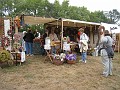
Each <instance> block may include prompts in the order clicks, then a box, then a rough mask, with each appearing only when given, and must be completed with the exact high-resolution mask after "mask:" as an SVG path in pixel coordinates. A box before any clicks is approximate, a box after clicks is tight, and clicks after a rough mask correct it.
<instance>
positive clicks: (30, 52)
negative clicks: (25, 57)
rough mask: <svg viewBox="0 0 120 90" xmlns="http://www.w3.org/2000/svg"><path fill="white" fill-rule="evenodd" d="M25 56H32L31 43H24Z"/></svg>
mask: <svg viewBox="0 0 120 90" xmlns="http://www.w3.org/2000/svg"><path fill="white" fill-rule="evenodd" d="M25 47H26V54H33V43H31V42H25Z"/></svg>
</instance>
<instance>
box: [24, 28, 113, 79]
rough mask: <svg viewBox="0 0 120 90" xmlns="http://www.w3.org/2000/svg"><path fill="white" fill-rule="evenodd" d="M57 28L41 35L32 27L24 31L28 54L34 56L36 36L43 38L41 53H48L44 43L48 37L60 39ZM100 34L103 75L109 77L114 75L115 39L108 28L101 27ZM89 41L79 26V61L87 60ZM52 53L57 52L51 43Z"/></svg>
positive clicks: (53, 39)
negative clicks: (113, 46) (56, 31)
mask: <svg viewBox="0 0 120 90" xmlns="http://www.w3.org/2000/svg"><path fill="white" fill-rule="evenodd" d="M54 29H55V28H50V32H49V30H48V29H46V30H45V33H44V34H43V35H41V36H40V34H39V33H38V31H35V32H34V33H32V30H31V29H28V31H27V32H24V36H23V39H24V47H25V49H24V50H25V51H26V55H27V56H29V55H30V56H33V40H34V39H35V38H42V40H41V41H40V49H41V55H46V52H45V49H44V45H45V39H46V37H49V38H50V41H51V42H53V41H60V40H59V38H58V36H57V34H56V33H55V32H54V31H55V30H54ZM98 29H99V34H100V36H101V37H100V39H99V43H98V46H97V49H98V53H101V56H102V63H103V65H104V67H105V68H104V71H103V75H104V76H105V77H107V76H108V75H112V58H113V56H114V50H113V48H112V45H113V39H112V38H111V36H110V33H109V31H108V30H105V28H103V27H102V28H101V27H99V28H98ZM88 42H89V37H88V36H87V34H86V33H84V28H82V27H81V28H79V29H78V38H77V43H78V46H79V52H80V53H81V54H80V55H81V60H79V62H84V63H86V62H87V50H88ZM51 53H52V54H53V53H56V48H55V47H54V45H53V44H52V43H51Z"/></svg>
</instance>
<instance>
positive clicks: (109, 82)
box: [0, 53, 120, 90]
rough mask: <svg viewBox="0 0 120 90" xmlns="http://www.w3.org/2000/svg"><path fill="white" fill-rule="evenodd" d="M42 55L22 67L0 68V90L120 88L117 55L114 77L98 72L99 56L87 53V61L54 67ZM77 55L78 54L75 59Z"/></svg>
mask: <svg viewBox="0 0 120 90" xmlns="http://www.w3.org/2000/svg"><path fill="white" fill-rule="evenodd" d="M44 58H45V56H40V55H35V56H32V57H27V58H26V59H27V60H26V62H25V63H23V64H22V65H21V66H20V65H18V66H12V67H5V68H3V69H0V90H120V54H118V53H116V54H115V58H114V60H113V76H109V77H107V78H105V77H103V76H102V75H101V73H102V71H103V65H102V63H101V58H100V57H93V56H88V61H87V63H86V64H85V63H82V62H80V63H76V64H73V65H70V64H66V63H64V64H63V65H60V66H57V65H54V64H52V63H51V62H50V61H49V60H48V61H46V62H44ZM79 59H80V56H78V60H79Z"/></svg>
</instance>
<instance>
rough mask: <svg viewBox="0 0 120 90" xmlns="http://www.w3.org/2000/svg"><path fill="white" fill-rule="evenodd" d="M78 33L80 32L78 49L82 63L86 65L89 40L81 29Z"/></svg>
mask: <svg viewBox="0 0 120 90" xmlns="http://www.w3.org/2000/svg"><path fill="white" fill-rule="evenodd" d="M79 32H80V40H79V48H80V52H81V57H82V62H84V63H86V59H87V49H88V40H89V38H88V36H87V35H86V34H85V33H84V29H83V28H80V29H79ZM80 61H81V60H80Z"/></svg>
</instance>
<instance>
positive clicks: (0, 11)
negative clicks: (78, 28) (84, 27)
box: [0, 0, 120, 24]
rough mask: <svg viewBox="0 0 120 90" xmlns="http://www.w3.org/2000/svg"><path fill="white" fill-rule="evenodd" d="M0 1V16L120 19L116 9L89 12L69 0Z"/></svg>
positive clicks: (115, 21)
mask: <svg viewBox="0 0 120 90" xmlns="http://www.w3.org/2000/svg"><path fill="white" fill-rule="evenodd" d="M0 3H1V4H0V15H1V17H3V16H11V17H14V16H16V15H22V14H24V15H34V16H40V17H53V18H67V19H75V20H81V21H88V22H96V23H100V22H104V23H112V24H115V23H117V22H118V21H119V19H120V13H119V12H118V11H117V10H116V9H113V10H111V11H107V12H105V11H94V12H90V11H89V10H88V9H87V8H86V7H77V6H70V5H69V0H64V1H63V2H62V4H60V2H59V1H58V0H55V1H54V3H50V2H49V0H0Z"/></svg>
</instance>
